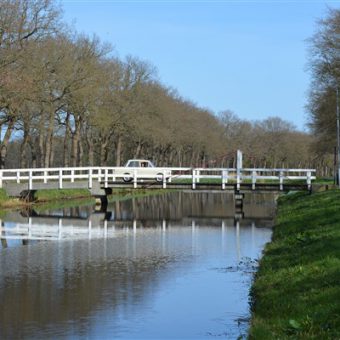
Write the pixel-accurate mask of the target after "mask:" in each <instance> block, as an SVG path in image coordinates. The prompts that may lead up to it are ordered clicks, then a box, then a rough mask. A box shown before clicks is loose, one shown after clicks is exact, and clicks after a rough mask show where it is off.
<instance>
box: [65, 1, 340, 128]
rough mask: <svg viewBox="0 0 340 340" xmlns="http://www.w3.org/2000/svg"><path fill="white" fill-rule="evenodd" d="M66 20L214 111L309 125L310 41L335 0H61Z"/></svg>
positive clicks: (337, 6)
mask: <svg viewBox="0 0 340 340" xmlns="http://www.w3.org/2000/svg"><path fill="white" fill-rule="evenodd" d="M61 5H62V8H63V11H64V19H65V20H66V22H67V23H68V24H72V25H73V27H74V28H75V29H76V30H77V31H78V32H81V33H86V34H89V35H92V34H96V35H97V36H99V37H100V38H101V40H102V41H106V42H109V43H111V44H112V45H113V46H114V53H115V55H118V56H119V57H121V58H125V57H126V56H127V55H132V56H136V57H138V58H140V59H142V60H145V61H148V62H150V63H151V64H152V65H154V66H155V67H156V68H157V71H158V77H159V79H160V81H161V82H162V83H163V84H164V85H166V86H170V87H172V88H176V89H177V90H178V92H179V94H180V95H181V96H183V97H184V98H185V99H188V100H191V101H192V102H194V103H195V104H196V105H198V106H199V107H203V108H207V109H209V110H211V111H213V112H214V113H216V114H217V113H218V112H221V111H224V110H231V111H233V112H234V113H235V114H236V115H237V116H239V117H240V118H242V119H247V120H262V119H266V118H267V117H271V116H279V117H281V118H282V119H285V120H288V121H289V122H291V123H293V124H294V125H295V126H296V127H297V128H298V129H300V130H306V124H307V121H308V112H307V111H306V108H305V105H306V103H307V96H308V90H309V86H310V73H309V72H308V56H309V51H308V42H307V39H308V38H310V37H311V36H312V35H313V34H314V33H315V31H316V29H317V21H318V20H319V19H321V18H323V17H325V16H326V15H327V11H328V8H340V0H337V1H321V0H320V1H313V0H310V1H304V0H300V1H297V0H296V1H293V0H276V1H275V0H272V1H269V0H262V1H255V0H254V1H252V0H239V1H237V0H210V1H205V0H201V1H199V0H196V1H194V0H192V1H191V0H182V1H181V0H158V1H157V0H139V1H138V0H125V1H119V0H116V1H115V0H111V1H110V0H106V1H105V0H102V1H100V0H98V1H95V0H61Z"/></svg>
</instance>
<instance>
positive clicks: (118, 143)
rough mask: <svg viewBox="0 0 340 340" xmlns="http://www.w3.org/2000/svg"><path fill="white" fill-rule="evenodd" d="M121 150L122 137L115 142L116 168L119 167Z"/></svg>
mask: <svg viewBox="0 0 340 340" xmlns="http://www.w3.org/2000/svg"><path fill="white" fill-rule="evenodd" d="M122 149H123V140H122V136H120V135H119V136H118V139H117V142H116V166H121V153H122Z"/></svg>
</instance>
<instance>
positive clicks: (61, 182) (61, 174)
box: [59, 169, 63, 189]
mask: <svg viewBox="0 0 340 340" xmlns="http://www.w3.org/2000/svg"><path fill="white" fill-rule="evenodd" d="M62 188H63V170H62V169H59V189H62Z"/></svg>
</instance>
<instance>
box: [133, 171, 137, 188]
mask: <svg viewBox="0 0 340 340" xmlns="http://www.w3.org/2000/svg"><path fill="white" fill-rule="evenodd" d="M133 187H134V188H135V189H136V188H137V170H136V169H135V170H133Z"/></svg>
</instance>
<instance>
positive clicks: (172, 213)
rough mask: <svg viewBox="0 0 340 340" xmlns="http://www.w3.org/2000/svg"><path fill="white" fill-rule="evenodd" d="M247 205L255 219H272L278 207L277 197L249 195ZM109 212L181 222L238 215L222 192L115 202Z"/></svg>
mask: <svg viewBox="0 0 340 340" xmlns="http://www.w3.org/2000/svg"><path fill="white" fill-rule="evenodd" d="M245 205H246V206H247V207H246V209H247V212H248V213H250V214H254V216H255V217H256V216H262V217H263V216H272V215H273V211H274V207H275V201H274V195H272V194H269V195H268V194H267V195H265V194H249V195H246V199H245ZM252 207H253V208H252ZM108 209H109V210H110V209H113V210H114V214H113V216H114V219H115V220H134V219H136V220H157V221H159V220H163V219H165V220H173V221H176V220H177V221H178V220H182V219H183V218H187V217H200V218H226V217H232V216H234V215H235V203H234V200H233V196H232V195H231V194H228V193H223V192H221V193H208V192H192V193H190V192H189V193H187V192H172V193H167V194H164V195H157V196H147V197H140V198H138V199H134V200H128V201H120V202H115V203H114V205H112V204H111V205H109V206H108ZM248 216H253V215H249V214H248Z"/></svg>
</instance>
